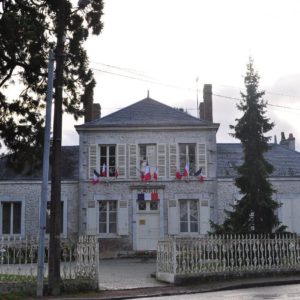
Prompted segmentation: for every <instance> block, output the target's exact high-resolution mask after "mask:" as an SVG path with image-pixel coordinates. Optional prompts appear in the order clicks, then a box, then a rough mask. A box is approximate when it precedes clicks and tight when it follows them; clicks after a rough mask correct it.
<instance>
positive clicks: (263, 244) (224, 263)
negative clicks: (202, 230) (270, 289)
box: [156, 235, 300, 282]
mask: <svg viewBox="0 0 300 300" xmlns="http://www.w3.org/2000/svg"><path fill="white" fill-rule="evenodd" d="M291 269H295V270H298V269H300V238H299V237H297V236H295V235H280V236H279V235H278V236H274V237H272V238H271V237H270V236H268V235H260V236H258V235H222V236H220V235H212V236H207V237H201V238H180V237H172V238H169V239H166V240H162V241H159V242H158V249H157V270H156V275H157V278H158V279H160V280H163V281H168V282H175V281H176V277H181V278H183V277H184V276H186V277H188V276H196V275H199V276H207V275H214V274H224V275H225V274H226V275H228V274H232V275H233V274H237V273H239V274H240V273H254V272H263V271H266V272H268V271H273V270H274V271H275V270H276V271H288V270H291Z"/></svg>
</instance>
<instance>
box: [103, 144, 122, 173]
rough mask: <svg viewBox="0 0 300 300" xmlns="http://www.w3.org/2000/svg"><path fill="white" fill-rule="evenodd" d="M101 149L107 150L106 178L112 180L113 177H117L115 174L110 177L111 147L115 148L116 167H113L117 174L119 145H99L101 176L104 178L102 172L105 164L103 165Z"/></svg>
mask: <svg viewBox="0 0 300 300" xmlns="http://www.w3.org/2000/svg"><path fill="white" fill-rule="evenodd" d="M101 147H105V148H106V155H105V158H106V177H104V178H109V177H110V178H112V177H115V174H114V175H111V176H109V167H110V165H109V158H110V156H109V147H115V165H114V166H112V167H114V168H115V172H116V168H117V156H118V155H117V145H116V144H100V145H99V164H100V172H99V173H100V176H101V177H102V178H103V176H102V175H101V172H102V166H103V164H101Z"/></svg>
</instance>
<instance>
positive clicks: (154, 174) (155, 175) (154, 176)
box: [153, 167, 158, 180]
mask: <svg viewBox="0 0 300 300" xmlns="http://www.w3.org/2000/svg"><path fill="white" fill-rule="evenodd" d="M153 178H154V180H157V179H158V170H157V167H156V168H155V169H154V173H153Z"/></svg>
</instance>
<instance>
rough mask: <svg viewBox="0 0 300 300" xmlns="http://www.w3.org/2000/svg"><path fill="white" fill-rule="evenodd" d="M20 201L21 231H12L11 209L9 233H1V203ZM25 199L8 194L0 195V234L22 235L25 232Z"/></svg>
mask: <svg viewBox="0 0 300 300" xmlns="http://www.w3.org/2000/svg"><path fill="white" fill-rule="evenodd" d="M15 202H20V203H21V232H20V233H12V229H13V228H12V226H13V222H12V221H13V220H12V217H13V216H12V214H13V211H12V210H11V224H10V233H3V229H2V221H3V219H2V218H3V211H2V203H15ZM24 203H25V199H24V198H21V199H20V198H19V197H17V198H15V199H14V198H12V197H10V196H7V197H5V196H4V197H0V236H23V235H24V233H25V205H24Z"/></svg>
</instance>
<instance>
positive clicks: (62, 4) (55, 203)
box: [48, 0, 66, 296]
mask: <svg viewBox="0 0 300 300" xmlns="http://www.w3.org/2000/svg"><path fill="white" fill-rule="evenodd" d="M65 9H66V0H61V1H58V7H57V46H56V50H55V60H56V72H55V74H56V76H55V81H54V86H55V105H54V125H53V146H52V149H53V151H52V157H53V159H52V174H51V202H50V241H49V274H48V280H49V292H50V294H51V295H52V296H57V295H59V294H60V284H61V278H60V232H61V224H60V219H61V206H60V202H61V138H62V102H63V101H62V100H63V81H64V77H63V69H64V43H65V18H66V16H65Z"/></svg>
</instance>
